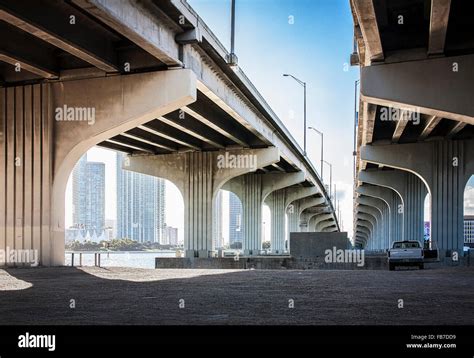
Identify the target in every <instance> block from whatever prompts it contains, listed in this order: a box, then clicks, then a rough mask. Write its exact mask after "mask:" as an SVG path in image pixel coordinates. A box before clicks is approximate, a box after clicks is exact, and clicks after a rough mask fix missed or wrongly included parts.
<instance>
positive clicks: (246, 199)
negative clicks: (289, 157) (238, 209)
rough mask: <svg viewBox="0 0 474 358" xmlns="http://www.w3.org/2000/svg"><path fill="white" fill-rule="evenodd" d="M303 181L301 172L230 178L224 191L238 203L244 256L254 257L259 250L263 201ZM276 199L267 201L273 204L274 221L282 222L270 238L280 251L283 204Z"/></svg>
mask: <svg viewBox="0 0 474 358" xmlns="http://www.w3.org/2000/svg"><path fill="white" fill-rule="evenodd" d="M304 180H305V176H304V173H303V172H298V173H289V174H286V173H277V174H246V175H242V176H240V177H236V178H233V179H232V180H229V181H228V182H227V183H226V184H225V186H224V189H226V190H229V191H232V192H233V193H235V194H236V195H237V196H238V197H239V198H240V200H241V202H242V211H243V218H242V226H243V231H244V234H243V235H244V237H243V245H242V248H243V250H244V255H258V254H259V252H260V250H261V249H262V205H263V202H264V201H265V199H266V198H267V197H268V196H269V195H270V194H271V193H272V192H275V191H277V190H280V189H283V188H286V187H288V186H291V185H294V184H298V183H302V182H303V181H304ZM280 199H281V198H280ZM280 199H277V200H276V202H275V199H271V201H273V202H275V206H276V208H275V209H276V212H275V216H276V217H277V216H279V219H278V220H279V221H282V222H283V229H282V227H281V223H278V224H276V225H277V226H279V227H278V228H277V231H276V234H277V236H275V234H274V233H273V232H272V238H273V237H275V238H274V239H273V240H274V242H276V245H278V247H283V248H284V239H285V235H284V231H285V229H284V225H285V224H284V223H285V221H284V217H285V215H284V214H285V210H284V206H282V205H281V204H282V203H284V201H283V200H280ZM272 215H273V214H272ZM272 227H273V222H272Z"/></svg>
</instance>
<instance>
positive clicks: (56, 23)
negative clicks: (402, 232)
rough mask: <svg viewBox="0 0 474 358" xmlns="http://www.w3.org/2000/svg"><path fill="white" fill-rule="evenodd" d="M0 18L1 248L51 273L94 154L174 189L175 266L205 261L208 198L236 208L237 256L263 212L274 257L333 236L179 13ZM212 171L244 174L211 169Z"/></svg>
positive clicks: (181, 7) (223, 65)
mask: <svg viewBox="0 0 474 358" xmlns="http://www.w3.org/2000/svg"><path fill="white" fill-rule="evenodd" d="M0 8H1V11H0V20H1V21H0V31H1V33H2V36H1V38H0V147H1V148H2V151H1V152H0V187H1V188H4V190H1V191H0V248H6V247H9V248H16V249H37V250H39V253H40V263H41V264H42V265H62V264H63V263H64V229H65V227H64V226H65V220H64V216H65V190H66V184H67V180H68V178H69V175H70V174H71V171H72V169H73V167H74V165H75V164H76V162H77V161H78V160H79V158H80V157H81V156H82V155H83V154H84V153H85V152H86V151H87V150H88V149H90V148H91V147H93V146H94V145H99V146H102V147H105V148H109V149H113V150H117V151H121V152H124V153H127V154H128V159H129V160H127V161H125V164H124V168H125V169H127V170H133V171H137V172H141V173H146V174H150V175H155V176H157V177H161V178H165V179H168V180H170V181H172V182H173V183H174V184H176V186H177V187H178V188H179V190H180V192H181V194H182V196H183V199H184V205H185V218H184V222H185V250H186V256H192V257H194V256H199V257H208V256H209V255H210V253H211V251H212V250H213V247H212V235H213V227H212V218H213V216H214V215H215V214H216V213H215V204H214V199H215V196H216V194H217V192H218V190H220V189H228V190H231V191H233V192H235V193H236V194H237V195H238V196H239V198H240V199H241V201H242V204H243V208H244V220H243V227H244V238H245V239H244V247H243V249H244V250H245V252H246V253H247V254H252V255H253V254H258V253H259V250H260V248H261V220H260V218H261V211H262V209H261V208H262V205H263V203H267V204H268V205H269V206H270V208H271V211H272V223H273V224H272V238H271V241H272V248H273V249H274V251H276V252H279V253H282V252H284V251H285V249H286V248H285V240H286V239H287V237H288V233H289V231H299V230H303V229H302V228H304V230H307V227H308V223H309V220H310V219H311V218H315V217H318V216H322V215H324V217H325V218H326V219H325V220H324V221H323V222H324V225H323V224H321V225H319V227H316V226H317V225H316V224H314V226H313V227H312V228H311V229H312V230H315V229H320V230H331V231H333V230H335V231H337V230H339V224H338V222H337V217H336V215H335V213H334V208H333V205H332V203H331V200H330V198H329V196H328V194H327V192H326V191H325V188H324V185H323V183H322V182H321V179H320V178H319V176H318V174H317V173H316V171H315V169H314V167H313V166H312V164H311V163H310V162H309V161H308V160H307V158H306V157H305V156H304V155H303V153H302V151H301V149H300V148H299V146H298V145H297V144H296V142H295V140H294V139H293V138H292V137H291V135H290V133H288V131H287V130H286V128H285V127H284V126H283V124H282V123H281V121H280V120H279V119H278V118H277V117H276V115H275V114H274V113H273V112H272V110H271V108H270V107H269V106H268V105H267V104H266V102H265V101H264V100H263V98H262V97H261V95H260V94H259V93H258V91H257V90H256V89H255V88H254V87H253V85H252V84H251V82H250V81H249V80H248V79H247V77H246V76H245V74H244V73H243V72H242V71H241V70H240V69H237V70H235V68H231V66H229V64H228V63H227V60H228V58H229V54H228V53H227V51H226V50H225V48H224V47H223V46H222V44H220V43H219V41H218V40H217V39H216V37H215V36H214V35H213V34H212V32H210V30H209V29H208V28H207V26H206V25H205V24H204V22H202V20H201V19H199V18H198V16H197V14H196V13H195V12H194V10H193V9H192V8H191V7H189V5H188V4H187V3H185V2H181V1H172V0H170V1H168V0H166V1H135V0H123V1H120V2H117V1H112V0H87V1H86V0H73V1H71V2H56V1H46V0H44V1H38V2H34V3H28V4H25V3H23V2H18V1H13V0H5V1H2V2H1V4H0ZM72 17H74V23H71V22H68V21H60V20H61V19H67V20H71V18H72ZM180 19H184V22H183V21H182V20H180ZM83 110H85V111H86V112H82V111H83ZM87 110H93V111H94V112H93V113H94V117H93V118H89V120H85V119H86V118H85V117H81V116H83V115H84V113H87ZM90 119H93V121H92V120H90ZM222 158H224V159H225V158H227V159H225V160H228V159H229V158H239V159H244V160H252V161H251V162H248V161H247V162H246V163H247V164H246V165H242V166H240V165H237V166H235V165H227V166H226V165H224V166H222V165H221V164H222V160H221V159H222ZM253 159H255V161H253ZM226 163H227V164H229V163H232V162H231V161H228V162H226ZM249 163H251V165H250V164H249ZM308 215H312V216H311V217H309V216H308ZM286 216H287V217H288V226H289V229H288V230H286V229H285V220H286V219H285V218H286ZM315 220H316V219H315Z"/></svg>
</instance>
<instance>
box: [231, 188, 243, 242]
mask: <svg viewBox="0 0 474 358" xmlns="http://www.w3.org/2000/svg"><path fill="white" fill-rule="evenodd" d="M229 245H230V247H231V248H236V249H240V248H242V204H241V203H240V200H239V198H238V197H237V195H235V194H234V193H232V192H229Z"/></svg>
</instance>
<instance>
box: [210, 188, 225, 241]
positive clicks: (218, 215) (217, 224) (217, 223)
mask: <svg viewBox="0 0 474 358" xmlns="http://www.w3.org/2000/svg"><path fill="white" fill-rule="evenodd" d="M222 194H223V193H222V190H219V191H218V193H217V195H216V202H215V206H214V208H215V211H214V217H213V218H212V221H213V223H212V227H213V228H214V229H213V230H214V231H213V238H212V240H213V242H212V243H213V246H214V249H220V248H222V247H223V246H224V236H223V235H222V200H223V195H222Z"/></svg>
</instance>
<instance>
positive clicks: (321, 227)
mask: <svg viewBox="0 0 474 358" xmlns="http://www.w3.org/2000/svg"><path fill="white" fill-rule="evenodd" d="M333 225H335V222H334V219H333V218H331V219H329V220H324V221H321V222H320V223H319V224H318V226H317V228H316V231H317V232H323V231H324V229H326V228H328V227H330V226H333Z"/></svg>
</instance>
